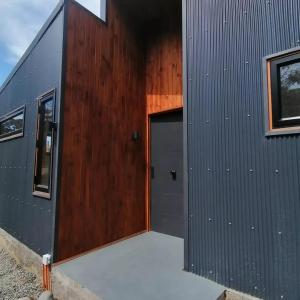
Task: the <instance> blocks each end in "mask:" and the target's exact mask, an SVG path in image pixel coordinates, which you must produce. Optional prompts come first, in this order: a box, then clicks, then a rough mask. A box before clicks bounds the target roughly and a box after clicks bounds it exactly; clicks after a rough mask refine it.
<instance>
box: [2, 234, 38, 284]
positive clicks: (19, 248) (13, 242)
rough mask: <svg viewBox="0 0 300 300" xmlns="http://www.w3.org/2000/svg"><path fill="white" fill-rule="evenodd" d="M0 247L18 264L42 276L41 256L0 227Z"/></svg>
mask: <svg viewBox="0 0 300 300" xmlns="http://www.w3.org/2000/svg"><path fill="white" fill-rule="evenodd" d="M0 248H2V249H4V250H5V251H6V252H7V253H8V254H9V255H10V256H12V257H13V258H14V259H15V260H16V261H17V263H18V264H20V265H22V267H23V268H24V269H25V270H26V271H28V272H31V273H33V274H35V275H36V276H38V277H39V278H41V276H42V258H41V256H39V255H38V254H37V253H35V252H34V251H32V250H31V249H29V248H28V247H27V246H25V245H24V244H23V243H21V242H20V241H18V240H17V239H15V238H14V237H12V236H11V235H10V234H9V233H7V232H6V231H4V230H3V229H1V228H0Z"/></svg>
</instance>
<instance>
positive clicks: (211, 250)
mask: <svg viewBox="0 0 300 300" xmlns="http://www.w3.org/2000/svg"><path fill="white" fill-rule="evenodd" d="M299 12H300V3H299V1H297V0H288V1H286V0H276V1H275V0H271V1H252V0H244V1H233V0H226V1H221V0H184V1H182V3H181V1H180V0H164V1H158V0H152V1H150V0H149V1H148V0H147V1H138V0H127V1H121V0H108V1H107V12H106V14H103V11H102V17H103V18H104V16H105V18H104V20H101V19H99V18H98V17H97V16H95V15H93V14H92V13H91V12H89V11H88V10H86V9H85V8H84V7H82V6H81V5H80V4H78V3H77V2H75V1H72V0H68V1H67V0H66V1H63V2H61V3H59V5H58V6H57V8H56V9H55V11H54V12H53V14H52V15H51V17H50V18H49V19H48V21H47V23H46V24H45V25H44V27H43V28H42V30H41V31H40V33H39V34H38V36H37V37H36V39H35V40H34V42H33V43H32V45H31V46H30V48H29V49H28V51H27V52H26V53H25V55H24V56H23V58H22V59H21V61H20V62H19V63H18V65H17V66H16V68H15V69H14V71H13V72H12V74H11V75H10V76H9V78H8V79H7V81H6V82H5V83H4V85H3V86H2V88H1V90H0V103H1V104H0V114H1V119H0V139H1V143H0V157H1V162H0V208H1V210H0V227H1V228H3V229H4V230H6V231H7V232H9V233H10V234H11V235H13V236H15V237H16V238H17V239H19V240H20V241H21V242H23V243H24V244H26V245H27V246H28V247H30V248H31V249H33V250H34V251H35V252H37V253H38V254H40V255H42V254H45V253H50V254H51V255H52V256H53V259H54V261H55V262H57V261H62V260H64V259H68V258H71V257H73V256H76V255H79V254H82V253H85V252H86V251H89V250H91V249H94V248H98V247H101V246H104V245H107V244H110V243H112V242H115V241H118V240H120V239H124V238H126V237H131V236H133V235H135V234H139V233H142V232H145V231H148V230H151V229H152V230H155V231H158V232H162V233H166V234H170V235H175V236H179V237H182V238H184V242H185V253H184V255H185V257H184V260H185V266H184V267H185V269H186V270H187V271H189V272H193V273H196V274H198V275H201V276H204V277H206V278H209V279H211V280H213V281H216V282H219V283H221V284H223V285H225V286H228V287H231V288H234V289H236V290H239V291H242V292H245V293H247V294H251V295H254V296H258V297H262V298H264V299H283V298H284V299H299V298H300V286H299V282H300V273H299V272H298V270H299V269H300V257H299V253H300V250H299V247H300V235H299V228H300V221H299V217H298V215H299V213H300V201H299V193H300V189H299V175H300V173H299V171H300V169H299V162H298V161H299V159H298V158H299V155H300V142H299V133H300V130H299V125H300V124H299V123H300V122H299V105H300V104H299V81H300V80H299V75H298V74H299V68H300V64H299V61H300V59H299V57H300V50H299V48H298V46H299V36H300V26H299V17H298V16H299Z"/></svg>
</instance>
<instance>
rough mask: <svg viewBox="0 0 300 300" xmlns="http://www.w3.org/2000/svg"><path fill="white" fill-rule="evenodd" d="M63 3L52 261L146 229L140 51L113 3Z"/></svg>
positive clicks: (142, 72) (143, 107)
mask: <svg viewBox="0 0 300 300" xmlns="http://www.w3.org/2000/svg"><path fill="white" fill-rule="evenodd" d="M68 5H69V7H68V20H67V56H66V88H65V97H64V110H63V115H64V125H63V126H64V129H63V145H62V164H61V184H60V186H61V191H60V199H59V204H58V205H59V210H58V234H57V244H56V249H57V251H56V261H59V260H63V259H65V258H69V257H71V256H74V255H77V254H79V253H82V252H84V251H87V250H89V249H93V248H96V247H100V246H102V245H105V244H108V243H110V242H113V241H115V240H118V239H120V238H123V237H126V236H130V235H132V234H134V233H137V232H140V231H143V230H145V229H146V220H145V210H146V207H145V176H146V175H145V173H146V157H145V138H146V136H145V135H146V125H145V124H146V122H145V119H146V101H145V59H144V52H143V51H142V50H141V46H140V45H139V41H138V38H137V37H136V36H135V34H134V33H133V32H132V31H131V30H129V26H127V24H126V21H125V19H123V18H122V17H121V15H120V14H119V11H118V7H117V5H116V3H115V1H113V0H111V1H110V2H109V5H108V23H107V24H103V23H101V22H100V21H99V20H98V19H97V18H95V17H93V16H92V15H91V14H90V13H88V12H87V11H86V10H84V9H82V8H80V7H79V6H78V5H77V4H75V3H73V2H70V3H69V4H68ZM134 131H138V132H139V133H140V135H141V139H140V140H139V141H136V142H134V141H133V140H132V133H133V132H134Z"/></svg>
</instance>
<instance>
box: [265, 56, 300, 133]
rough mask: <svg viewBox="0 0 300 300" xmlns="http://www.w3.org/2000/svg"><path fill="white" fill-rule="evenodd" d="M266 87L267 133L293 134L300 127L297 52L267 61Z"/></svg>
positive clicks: (298, 61) (299, 66)
mask: <svg viewBox="0 0 300 300" xmlns="http://www.w3.org/2000/svg"><path fill="white" fill-rule="evenodd" d="M267 86H268V88H267V90H268V91H267V94H268V95H267V101H268V105H267V106H268V115H267V118H268V127H269V128H268V129H269V131H275V132H276V131H288V130H292V131H293V132H295V128H297V127H300V52H299V51H298V52H292V53H286V52H285V53H284V54H283V55H279V56H275V57H271V58H269V59H267ZM298 130H299V128H298ZM293 132H292V133H293ZM299 132H300V131H299Z"/></svg>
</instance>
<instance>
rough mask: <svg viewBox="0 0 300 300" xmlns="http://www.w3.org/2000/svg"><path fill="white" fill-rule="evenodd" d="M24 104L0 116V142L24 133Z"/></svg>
mask: <svg viewBox="0 0 300 300" xmlns="http://www.w3.org/2000/svg"><path fill="white" fill-rule="evenodd" d="M24 116H25V106H22V107H20V108H18V109H16V110H14V111H13V112H11V113H9V114H7V115H5V116H3V117H2V118H0V142H3V141H7V140H11V139H14V138H17V137H22V136H23V134H24Z"/></svg>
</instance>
